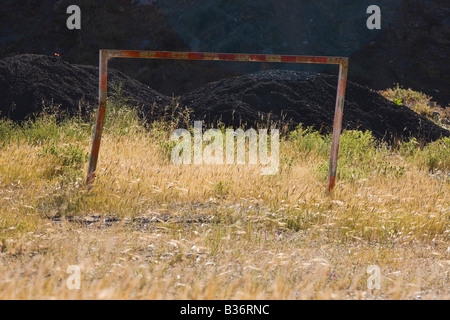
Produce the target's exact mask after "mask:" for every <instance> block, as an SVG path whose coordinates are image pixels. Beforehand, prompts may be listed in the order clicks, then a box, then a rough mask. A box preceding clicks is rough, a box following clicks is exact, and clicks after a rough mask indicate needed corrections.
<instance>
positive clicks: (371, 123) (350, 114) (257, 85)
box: [181, 70, 450, 142]
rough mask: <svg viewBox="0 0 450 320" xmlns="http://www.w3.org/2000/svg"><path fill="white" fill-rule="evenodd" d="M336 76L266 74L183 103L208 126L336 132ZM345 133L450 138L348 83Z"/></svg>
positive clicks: (219, 85) (223, 84)
mask: <svg viewBox="0 0 450 320" xmlns="http://www.w3.org/2000/svg"><path fill="white" fill-rule="evenodd" d="M337 83H338V79H337V76H331V75H326V74H313V73H306V72H296V71H279V70H278V71H263V72H259V73H255V74H251V75H245V76H240V77H235V78H229V79H225V80H221V81H218V82H214V83H210V84H208V85H206V86H204V87H202V88H200V89H198V90H196V91H193V92H191V93H188V94H186V95H184V96H183V97H182V100H181V102H182V104H183V105H186V106H188V107H190V108H192V109H193V110H194V111H195V117H196V118H197V119H200V120H204V121H205V122H206V123H213V124H217V123H220V122H223V123H224V124H225V125H233V126H239V125H244V126H246V127H249V126H253V127H255V126H257V125H258V124H260V123H264V122H266V121H267V120H268V119H271V120H272V121H280V120H282V122H283V123H286V121H290V122H291V123H292V126H295V125H297V124H299V123H302V124H303V125H304V126H312V127H314V128H315V129H317V130H322V132H324V133H329V132H331V128H332V124H333V117H334V110H335V103H336V91H337ZM344 128H346V129H359V130H363V131H365V130H370V131H372V132H373V135H374V136H375V137H376V138H378V139H384V140H386V141H393V140H394V139H396V138H402V139H409V138H410V137H416V138H418V139H423V140H424V141H426V142H429V141H433V140H436V139H439V138H440V137H442V136H450V132H449V131H447V130H445V129H443V128H441V127H439V126H437V125H436V124H434V123H433V122H432V121H430V120H428V119H426V118H424V117H422V116H420V115H418V114H417V113H415V112H413V111H411V110H410V109H409V108H407V107H405V106H399V105H397V104H395V103H392V102H390V101H388V100H387V99H385V98H384V97H383V96H381V95H380V94H378V93H377V92H375V91H372V90H370V89H368V88H365V87H363V86H360V85H358V84H356V83H354V82H348V85H347V94H346V103H345V113H344Z"/></svg>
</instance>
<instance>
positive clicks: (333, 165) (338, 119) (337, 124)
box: [328, 63, 348, 192]
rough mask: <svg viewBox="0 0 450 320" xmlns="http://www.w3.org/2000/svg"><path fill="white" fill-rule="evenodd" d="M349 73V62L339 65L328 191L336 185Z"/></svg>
mask: <svg viewBox="0 0 450 320" xmlns="http://www.w3.org/2000/svg"><path fill="white" fill-rule="evenodd" d="M347 75H348V63H343V64H341V65H340V66H339V82H338V88H337V97H336V110H335V112H334V123H333V140H332V142H331V153H330V168H329V170H328V192H331V191H332V190H333V189H334V187H335V186H336V174H337V161H338V156H339V144H340V141H341V131H342V118H343V115H344V104H345V90H346V87H347Z"/></svg>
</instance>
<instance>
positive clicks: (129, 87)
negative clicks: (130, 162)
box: [0, 54, 450, 142]
mask: <svg viewBox="0 0 450 320" xmlns="http://www.w3.org/2000/svg"><path fill="white" fill-rule="evenodd" d="M337 82H338V80H337V76H331V75H325V74H315V73H307V72H296V71H264V72H259V73H255V74H249V75H245V76H239V77H234V78H228V79H225V80H221V81H218V82H213V83H210V84H208V85H206V86H204V87H202V88H200V89H198V90H195V91H192V92H190V93H188V94H186V95H184V96H182V97H181V104H182V105H184V106H187V107H189V108H191V109H192V110H193V117H194V118H195V119H201V120H205V122H206V123H207V124H209V125H217V124H218V123H219V122H223V123H224V124H225V125H227V126H230V125H232V126H235V127H237V126H244V127H250V126H252V127H257V126H258V125H260V124H265V123H266V122H267V121H268V120H270V121H281V122H283V123H290V124H291V128H294V127H295V126H296V125H297V124H299V123H303V124H304V125H305V126H312V127H314V128H315V129H317V130H321V131H322V132H324V133H329V132H331V126H332V123H333V117H334V108H335V101H336V90H337V89H336V86H337ZM118 84H122V87H121V89H120V92H121V93H120V96H121V97H122V98H125V99H126V100H127V102H128V103H129V104H130V105H132V106H138V107H140V108H141V110H142V112H143V115H144V117H145V118H146V120H149V121H152V120H155V119H160V118H161V116H162V115H163V114H166V113H167V110H168V109H167V106H169V105H170V103H171V101H170V100H171V98H169V97H167V96H164V95H163V94H160V93H159V92H157V91H155V90H153V89H151V88H150V87H148V86H146V85H144V84H142V83H140V82H138V81H136V80H134V79H131V78H129V77H127V76H125V75H124V74H122V73H121V72H118V71H116V70H114V69H110V70H109V80H108V85H109V97H111V96H112V95H113V94H114V92H117V85H118ZM0 92H1V93H2V94H1V95H0V112H1V116H6V117H9V118H11V119H13V120H24V119H26V118H27V117H30V116H32V115H33V114H35V113H39V112H41V111H42V109H43V106H44V105H45V106H48V105H51V104H53V105H56V106H59V108H60V109H61V110H65V111H67V113H68V114H69V115H74V114H78V113H79V112H80V111H81V113H82V114H86V113H88V112H91V111H92V110H94V109H95V108H96V106H97V103H98V102H97V95H98V68H96V67H93V66H85V65H71V64H69V63H67V62H65V61H63V60H61V59H59V58H56V57H51V56H40V55H28V54H26V55H18V56H14V57H10V58H6V59H4V60H1V61H0ZM344 127H345V128H347V129H359V130H370V131H372V132H373V134H374V136H375V137H376V138H379V139H385V140H387V141H392V140H393V139H395V138H402V139H408V138H410V137H416V138H418V139H423V140H424V141H426V142H429V141H434V140H436V139H439V138H440V137H442V136H450V132H449V131H447V130H445V129H443V128H441V127H439V126H437V125H436V124H434V123H433V122H431V121H430V120H428V119H426V118H424V117H422V116H420V115H418V114H417V113H415V112H413V111H411V110H410V109H409V108H407V107H405V106H399V105H397V104H395V103H392V102H390V101H388V100H387V99H385V98H384V97H383V96H381V95H380V94H378V93H377V92H374V91H372V90H370V89H368V88H365V87H362V86H360V85H358V84H356V83H353V82H349V83H348V86H347V95H346V104H345V114H344Z"/></svg>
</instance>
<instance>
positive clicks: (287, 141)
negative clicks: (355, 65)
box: [0, 96, 450, 299]
mask: <svg viewBox="0 0 450 320" xmlns="http://www.w3.org/2000/svg"><path fill="white" fill-rule="evenodd" d="M397 98H398V99H405V100H404V101H408V99H407V98H406V97H403V96H399V97H397ZM175 103H176V102H175ZM172 119H173V121H167V122H162V121H159V122H154V123H145V122H144V121H142V120H141V118H140V117H139V114H138V112H137V111H136V109H134V108H131V107H129V106H126V105H124V104H123V103H122V102H120V101H111V102H110V104H109V106H108V113H107V118H106V127H105V131H104V136H103V140H102V147H101V153H100V159H99V168H98V172H97V180H96V182H95V186H94V188H93V189H92V190H90V191H88V190H86V188H85V186H84V180H85V178H86V177H85V176H86V170H87V165H88V154H89V151H90V146H91V139H92V132H93V129H94V127H93V122H94V121H93V120H92V117H87V118H82V117H75V118H70V119H69V118H64V117H61V116H60V115H58V114H52V113H45V114H42V115H39V116H38V117H37V118H36V119H35V120H34V121H28V122H25V123H23V124H15V123H13V122H11V121H8V120H1V121H0V274H2V277H3V278H0V298H2V299H5V298H119V299H122V298H145V299H157V298H162V299H173V298H181V299H183V298H184V299H205V298H206V299H208V298H211V299H230V298H237V299H254V298H255V299H325V298H326V299H329V298H363V299H364V298H366V299H367V298H369V299H370V298H416V297H417V296H419V295H420V296H421V297H423V298H441V299H448V297H449V296H450V294H449V292H448V261H449V260H450V259H449V258H450V257H449V254H450V253H449V251H448V241H449V240H450V239H449V235H450V229H449V218H450V196H449V195H450V178H449V171H450V160H449V159H450V139H449V138H444V139H441V140H438V141H436V142H434V143H431V144H429V145H427V146H420V145H419V144H418V143H417V141H415V140H411V141H409V142H406V143H403V144H401V145H399V146H398V147H395V148H394V147H391V146H388V145H386V144H383V143H380V142H378V141H376V140H375V139H374V138H373V136H372V134H371V133H370V132H360V131H345V132H344V133H343V135H342V139H341V149H340V159H339V166H338V186H337V189H336V190H335V192H333V193H332V194H327V193H326V192H325V189H326V183H327V182H326V176H327V173H328V172H327V170H328V157H329V149H330V144H331V138H330V136H329V135H321V134H319V133H318V132H316V131H314V130H312V129H311V128H304V127H303V126H301V125H300V126H299V127H297V129H296V130H294V131H292V132H290V133H289V134H285V135H283V136H282V141H281V147H280V172H279V173H278V174H277V175H275V176H261V175H260V171H259V170H258V165H257V166H250V165H248V166H237V165H236V166H233V165H222V166H218V165H215V166H196V165H183V166H178V165H174V164H172V163H171V162H170V161H169V155H170V152H171V148H172V147H173V143H170V142H169V141H170V136H171V133H172V131H173V130H174V129H175V128H177V126H179V125H180V124H183V125H185V126H187V125H188V124H189V123H190V121H189V113H188V112H185V111H183V112H181V113H179V115H178V116H177V115H176V114H173V117H172ZM68 265H80V266H81V267H82V274H83V278H82V290H81V291H69V290H67V288H66V287H65V279H66V278H67V274H66V273H65V271H66V268H67V266H68ZM370 265H378V266H380V268H381V269H382V276H383V286H382V289H381V290H380V291H377V290H376V291H370V290H368V289H367V283H366V281H367V277H368V276H367V274H366V268H367V267H368V266H370ZM330 275H332V276H330ZM25 288H27V289H25Z"/></svg>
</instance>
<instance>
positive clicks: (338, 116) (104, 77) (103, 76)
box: [86, 50, 349, 192]
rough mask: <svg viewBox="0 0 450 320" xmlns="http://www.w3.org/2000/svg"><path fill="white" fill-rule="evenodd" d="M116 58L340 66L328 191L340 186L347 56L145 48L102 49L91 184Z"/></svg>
mask: <svg viewBox="0 0 450 320" xmlns="http://www.w3.org/2000/svg"><path fill="white" fill-rule="evenodd" d="M113 58H134V59H162V60H197V61H198V60H201V61H241V62H269V63H310V64H311V63H312V64H334V65H339V80H338V87H337V95H336V109H335V115H334V122H333V139H332V145H331V152H330V166H329V170H328V192H331V191H332V190H333V189H334V187H335V185H336V173H337V161H338V154H339V144H340V136H341V131H342V118H343V113H344V103H345V91H346V86H347V75H348V64H349V59H348V58H347V57H320V56H295V55H273V54H241V53H210V52H173V51H141V50H100V52H99V60H100V62H99V107H98V111H97V120H96V125H95V132H94V138H93V142H92V150H91V155H90V159H89V169H88V174H87V179H86V184H87V186H88V187H91V186H92V184H93V183H94V180H95V172H96V170H97V162H98V156H99V152H100V144H101V139H102V133H103V126H104V123H105V114H106V105H107V95H108V61H109V60H110V59H113Z"/></svg>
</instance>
